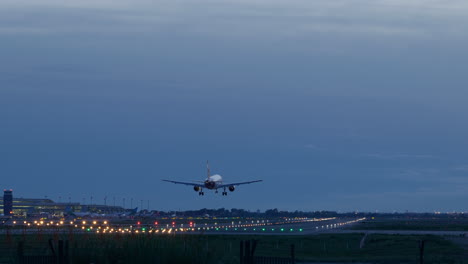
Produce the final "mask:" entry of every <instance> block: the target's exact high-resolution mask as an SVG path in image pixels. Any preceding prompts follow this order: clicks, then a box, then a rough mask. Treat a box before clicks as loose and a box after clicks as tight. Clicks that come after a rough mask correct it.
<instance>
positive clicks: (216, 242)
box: [0, 234, 468, 264]
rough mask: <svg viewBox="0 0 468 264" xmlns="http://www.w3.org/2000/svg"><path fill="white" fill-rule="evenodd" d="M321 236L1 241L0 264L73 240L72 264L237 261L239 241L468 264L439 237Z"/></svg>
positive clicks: (381, 259)
mask: <svg viewBox="0 0 468 264" xmlns="http://www.w3.org/2000/svg"><path fill="white" fill-rule="evenodd" d="M362 238H363V234H321V235H310V236H278V235H276V236H266V235H265V236H254V235H180V234H178V235H175V236H174V235H165V236H164V235H141V234H140V235H109V234H106V235H99V234H84V235H74V236H72V237H71V236H67V235H55V236H54V235H41V236H38V235H25V236H20V235H16V236H11V237H9V238H7V237H5V236H3V237H1V238H0V253H1V255H0V263H14V262H16V255H17V251H16V250H17V245H18V242H19V241H24V245H25V246H24V252H25V255H50V254H51V250H50V248H49V246H48V240H49V239H53V240H58V239H64V240H67V239H68V240H69V247H70V256H71V259H72V263H228V264H229V263H239V250H240V249H239V244H240V241H241V240H250V239H256V240H258V245H257V250H256V252H255V255H256V256H278V257H288V256H289V255H290V245H291V244H294V245H295V255H296V258H297V260H299V261H308V262H314V261H317V262H318V261H322V262H366V263H417V261H418V256H419V248H418V243H419V241H420V240H425V241H426V251H425V252H426V254H425V263H460V264H461V263H468V261H466V260H464V259H463V254H464V251H463V249H461V248H459V247H458V246H457V245H455V244H453V243H452V242H450V241H448V240H445V239H444V238H442V237H439V236H417V235H377V234H375V235H368V236H367V238H366V243H365V246H364V247H363V248H362V249H360V248H359V245H360V241H361V239H362Z"/></svg>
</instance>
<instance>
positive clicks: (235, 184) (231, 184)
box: [218, 180, 263, 188]
mask: <svg viewBox="0 0 468 264" xmlns="http://www.w3.org/2000/svg"><path fill="white" fill-rule="evenodd" d="M261 181H263V180H255V181H247V182H235V183H229V184H222V185H220V186H219V187H218V188H223V187H229V186H233V185H234V186H238V185H242V184H251V183H256V182H261Z"/></svg>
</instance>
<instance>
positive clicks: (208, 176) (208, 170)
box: [206, 160, 210, 179]
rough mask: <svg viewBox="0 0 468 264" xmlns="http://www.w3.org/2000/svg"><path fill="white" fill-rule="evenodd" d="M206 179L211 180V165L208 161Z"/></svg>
mask: <svg viewBox="0 0 468 264" xmlns="http://www.w3.org/2000/svg"><path fill="white" fill-rule="evenodd" d="M206 174H207V175H206V178H207V179H208V178H210V163H209V162H208V160H207V161H206Z"/></svg>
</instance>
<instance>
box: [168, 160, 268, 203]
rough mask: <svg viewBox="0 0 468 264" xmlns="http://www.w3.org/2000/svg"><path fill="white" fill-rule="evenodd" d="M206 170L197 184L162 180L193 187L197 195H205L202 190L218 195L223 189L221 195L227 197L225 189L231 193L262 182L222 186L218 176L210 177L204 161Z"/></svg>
mask: <svg viewBox="0 0 468 264" xmlns="http://www.w3.org/2000/svg"><path fill="white" fill-rule="evenodd" d="M206 169H207V178H206V180H205V181H199V182H198V181H197V182H180V181H171V180H163V181H166V182H172V183H175V184H184V185H189V186H193V190H194V191H196V192H198V195H205V193H204V192H203V188H206V189H208V190H215V193H218V189H223V190H224V191H223V193H222V194H223V195H227V191H226V188H227V189H228V190H229V191H231V192H233V191H234V190H235V189H236V186H238V185H242V184H250V183H255V182H261V181H262V180H255V181H247V182H236V183H229V184H223V178H222V177H221V175H219V174H214V175H210V166H209V163H208V161H206Z"/></svg>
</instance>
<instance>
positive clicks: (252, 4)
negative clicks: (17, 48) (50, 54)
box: [0, 0, 468, 38]
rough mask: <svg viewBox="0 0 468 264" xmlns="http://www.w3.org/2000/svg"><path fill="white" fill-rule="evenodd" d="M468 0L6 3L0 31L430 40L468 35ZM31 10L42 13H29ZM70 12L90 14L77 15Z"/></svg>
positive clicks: (0, 11) (21, 0)
mask: <svg viewBox="0 0 468 264" xmlns="http://www.w3.org/2000/svg"><path fill="white" fill-rule="evenodd" d="M465 2H466V1H450V2H448V3H447V2H444V3H441V2H440V1H429V2H428V1H407V2H405V1H384V0H380V1H370V0H351V1H345V0H341V1H340V0H337V1H328V0H316V1H308V0H307V1H306V0H295V1H279V0H276V1H264V0H256V1H231V0H225V1H212V0H202V1H200V2H191V1H181V0H178V1H177V0H173V1H149V0H138V1H129V0H114V1H110V0H96V1H91V0H84V1H59V0H44V1H32V0H31V1H28V0H18V1H14V0H7V1H3V2H2V8H1V9H0V25H1V28H2V29H1V30H0V33H8V34H11V33H12V32H18V33H19V34H25V33H28V32H29V33H33V34H35V33H47V32H62V31H63V30H64V29H67V30H68V31H75V30H78V31H79V32H83V31H89V32H95V31H98V30H99V31H102V32H105V31H116V29H117V28H119V29H120V32H131V31H132V30H135V29H137V30H138V29H141V30H142V31H152V30H157V28H158V26H164V25H166V24H168V23H169V24H170V25H173V26H181V27H180V28H179V27H178V28H177V29H179V30H184V31H185V32H191V33H194V34H209V35H218V36H252V37H255V36H257V35H260V36H265V35H268V36H270V37H276V38H285V37H286V38H290V37H304V36H313V35H314V34H317V33H327V34H335V35H336V34H339V35H348V34H355V35H356V34H357V35H363V36H376V35H377V36H389V37H392V36H404V37H407V38H408V37H410V38H419V37H433V33H434V31H436V32H439V33H444V34H463V35H465V34H466V31H465V28H466V22H467V21H468V20H467V18H466V15H465V14H466V13H467V12H468V4H466V3H465ZM96 11H99V12H96ZM31 12H32V13H36V14H39V15H36V16H33V17H31V16H29V15H26V16H25V14H28V13H29V14H30V13H31ZM41 14H42V16H41ZM73 14H81V15H82V16H84V18H92V19H84V20H83V19H82V20H80V19H74V18H73V16H70V15H73ZM5 16H6V17H10V18H12V17H13V20H11V21H10V22H12V23H13V24H11V23H6V24H5V22H8V21H6V20H5ZM14 16H16V19H15V18H14ZM43 21H50V23H43ZM108 22H112V23H108ZM115 22H117V24H115ZM18 23H19V24H21V26H18V25H17V24H18ZM132 25H134V26H137V27H132ZM25 27H27V28H25Z"/></svg>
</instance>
